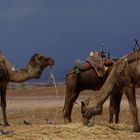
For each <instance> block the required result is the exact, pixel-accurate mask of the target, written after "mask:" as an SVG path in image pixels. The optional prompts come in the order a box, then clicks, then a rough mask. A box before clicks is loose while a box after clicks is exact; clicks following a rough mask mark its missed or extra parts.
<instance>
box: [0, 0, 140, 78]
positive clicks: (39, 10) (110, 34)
mask: <svg viewBox="0 0 140 140" xmlns="http://www.w3.org/2000/svg"><path fill="white" fill-rule="evenodd" d="M139 13H140V0H0V50H1V51H2V53H3V54H5V55H6V57H7V58H8V59H9V60H10V62H11V63H12V64H14V65H16V66H18V67H21V66H24V65H25V64H26V63H27V61H28V60H29V59H30V57H31V56H32V55H33V54H34V53H43V54H44V55H46V56H51V57H53V58H54V59H55V61H56V67H55V70H56V74H60V73H61V74H62V75H63V76H64V75H65V72H67V71H68V70H69V69H70V68H71V67H72V65H73V63H74V61H75V59H77V58H79V59H83V60H84V59H86V57H87V55H88V54H89V52H90V51H91V50H99V49H100V48H101V44H102V43H104V48H105V50H107V51H108V50H109V49H111V54H112V55H113V56H116V57H120V56H122V55H124V54H126V53H128V52H129V51H130V50H132V46H133V39H134V38H137V39H138V40H139V41H140V15H139Z"/></svg>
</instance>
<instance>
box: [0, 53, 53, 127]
mask: <svg viewBox="0 0 140 140" xmlns="http://www.w3.org/2000/svg"><path fill="white" fill-rule="evenodd" d="M48 65H49V66H53V65H54V60H53V59H52V58H50V57H45V56H43V55H41V54H34V55H33V56H32V57H31V59H30V61H29V63H28V64H27V65H26V66H25V68H22V69H19V70H16V69H15V68H14V66H13V65H11V64H10V63H9V61H8V60H7V59H6V57H5V56H4V55H2V54H0V96H1V108H2V115H3V120H4V125H5V126H7V125H9V124H8V121H7V116H6V90H7V84H8V83H9V82H10V81H11V82H23V81H26V80H29V79H31V78H40V76H41V74H42V71H43V70H44V68H45V67H47V66H48Z"/></svg>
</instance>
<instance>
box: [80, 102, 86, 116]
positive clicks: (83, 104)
mask: <svg viewBox="0 0 140 140" xmlns="http://www.w3.org/2000/svg"><path fill="white" fill-rule="evenodd" d="M85 112H86V104H85V102H83V101H81V113H82V114H84V113H85Z"/></svg>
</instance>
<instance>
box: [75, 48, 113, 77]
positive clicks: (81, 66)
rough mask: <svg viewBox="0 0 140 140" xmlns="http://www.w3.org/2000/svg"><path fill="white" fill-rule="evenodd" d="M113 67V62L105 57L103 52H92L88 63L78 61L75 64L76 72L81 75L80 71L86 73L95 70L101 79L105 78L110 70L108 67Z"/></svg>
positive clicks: (87, 60)
mask: <svg viewBox="0 0 140 140" xmlns="http://www.w3.org/2000/svg"><path fill="white" fill-rule="evenodd" d="M111 65H113V60H112V59H111V58H107V57H105V56H103V52H101V51H97V52H91V53H90V55H89V56H88V57H87V59H86V61H82V60H77V61H76V63H75V69H76V72H77V73H79V72H80V71H86V70H89V69H91V68H94V70H95V72H96V73H97V75H98V76H99V77H103V76H104V74H105V73H106V71H107V70H108V66H111Z"/></svg>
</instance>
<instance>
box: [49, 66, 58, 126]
mask: <svg viewBox="0 0 140 140" xmlns="http://www.w3.org/2000/svg"><path fill="white" fill-rule="evenodd" d="M50 80H52V81H53V84H54V88H55V93H56V99H57V101H58V99H59V95H58V89H57V86H56V81H55V77H54V74H53V68H52V66H50ZM58 112H59V110H58V109H57V110H56V113H55V117H54V120H53V121H49V120H48V122H47V123H48V124H54V125H55V124H56V119H57V117H58Z"/></svg>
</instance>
